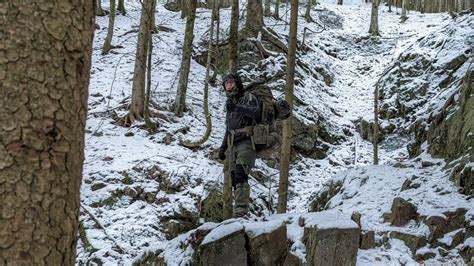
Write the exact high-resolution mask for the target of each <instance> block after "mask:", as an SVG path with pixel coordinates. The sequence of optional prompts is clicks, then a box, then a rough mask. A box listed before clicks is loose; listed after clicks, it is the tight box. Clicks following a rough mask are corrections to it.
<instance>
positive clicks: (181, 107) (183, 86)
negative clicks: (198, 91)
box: [174, 0, 197, 116]
mask: <svg viewBox="0 0 474 266" xmlns="http://www.w3.org/2000/svg"><path fill="white" fill-rule="evenodd" d="M190 1H191V3H190V5H191V6H189V7H188V8H187V9H188V14H187V19H186V30H185V31H186V32H185V34H184V43H183V57H182V58H181V68H180V73H179V82H178V91H177V93H176V100H175V106H174V113H175V114H176V115H177V116H182V115H183V113H184V111H185V110H186V90H187V88H188V77H189V69H190V67H191V52H192V50H193V39H194V34H193V32H194V20H195V18H196V5H197V0H190Z"/></svg>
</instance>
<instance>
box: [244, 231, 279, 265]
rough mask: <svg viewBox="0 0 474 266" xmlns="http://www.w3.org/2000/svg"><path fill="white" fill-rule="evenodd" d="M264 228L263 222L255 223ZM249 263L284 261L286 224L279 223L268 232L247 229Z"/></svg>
mask: <svg viewBox="0 0 474 266" xmlns="http://www.w3.org/2000/svg"><path fill="white" fill-rule="evenodd" d="M255 225H256V226H258V227H260V228H265V226H266V225H265V223H256V224H255ZM246 231H247V235H248V247H249V260H250V261H249V262H250V265H268V266H270V265H282V264H283V263H284V262H285V259H286V256H287V253H288V246H287V240H286V225H284V224H283V225H280V226H279V227H278V228H276V229H274V230H270V232H252V231H249V230H247V228H246Z"/></svg>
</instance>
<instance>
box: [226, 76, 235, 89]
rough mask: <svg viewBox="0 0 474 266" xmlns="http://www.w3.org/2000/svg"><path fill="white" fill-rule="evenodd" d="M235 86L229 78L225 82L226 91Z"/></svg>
mask: <svg viewBox="0 0 474 266" xmlns="http://www.w3.org/2000/svg"><path fill="white" fill-rule="evenodd" d="M235 87H236V85H235V80H233V79H230V80H228V81H226V82H225V90H226V91H228V92H231V91H233V90H234V89H235Z"/></svg>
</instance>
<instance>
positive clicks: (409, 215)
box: [391, 197, 418, 226]
mask: <svg viewBox="0 0 474 266" xmlns="http://www.w3.org/2000/svg"><path fill="white" fill-rule="evenodd" d="M391 211H392V219H391V224H392V225H395V226H402V225H405V224H407V223H408V221H410V220H412V219H414V220H416V219H418V212H417V208H416V206H415V205H413V204H412V203H410V202H408V201H406V200H405V199H403V198H400V197H397V198H394V199H393V203H392V208H391Z"/></svg>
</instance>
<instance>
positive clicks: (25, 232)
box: [0, 0, 94, 265]
mask: <svg viewBox="0 0 474 266" xmlns="http://www.w3.org/2000/svg"><path fill="white" fill-rule="evenodd" d="M93 6H94V1H73V2H69V1H66V2H62V1H61V2H59V1H52V2H48V4H45V2H44V1H40V0H36V1H34V0H30V1H2V3H1V4H0V14H2V16H0V35H1V36H2V40H1V41H0V54H1V56H0V87H1V89H0V121H1V127H0V206H1V207H0V264H1V265H74V263H75V259H76V243H77V236H78V216H79V206H80V200H79V190H80V185H81V179H82V164H83V160H84V127H85V123H86V113H87V96H88V86H89V73H90V65H91V52H92V37H93V29H94V9H93ZM39 7H40V8H39Z"/></svg>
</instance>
